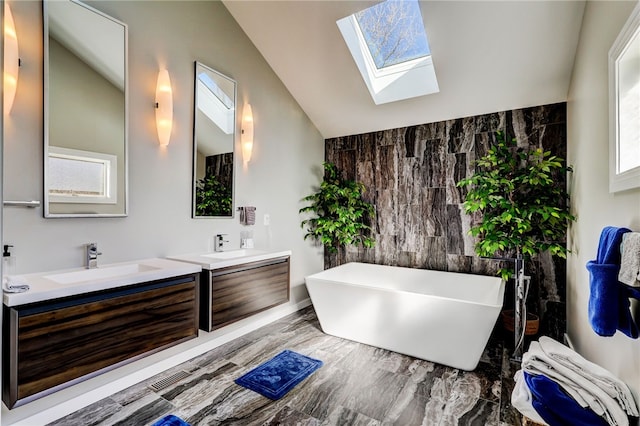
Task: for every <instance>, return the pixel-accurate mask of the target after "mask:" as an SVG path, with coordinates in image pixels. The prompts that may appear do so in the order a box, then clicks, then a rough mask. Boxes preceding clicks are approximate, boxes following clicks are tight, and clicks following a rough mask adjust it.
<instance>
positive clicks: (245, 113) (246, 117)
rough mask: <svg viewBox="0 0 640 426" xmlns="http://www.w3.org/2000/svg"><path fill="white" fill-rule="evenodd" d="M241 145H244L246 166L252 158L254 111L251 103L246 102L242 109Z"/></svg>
mask: <svg viewBox="0 0 640 426" xmlns="http://www.w3.org/2000/svg"><path fill="white" fill-rule="evenodd" d="M240 145H241V146H242V160H243V162H244V165H245V167H246V166H247V163H249V161H250V160H251V152H252V151H253V112H252V111H251V105H250V104H246V105H245V106H244V109H243V110H242V130H241V134H240Z"/></svg>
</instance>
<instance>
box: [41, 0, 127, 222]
mask: <svg viewBox="0 0 640 426" xmlns="http://www.w3.org/2000/svg"><path fill="white" fill-rule="evenodd" d="M49 1H52V0H43V2H42V12H43V14H42V16H43V29H44V31H43V41H44V44H43V58H44V59H43V61H44V63H43V125H44V128H43V130H44V131H43V134H44V135H43V136H44V153H43V163H44V165H43V171H44V174H43V192H44V194H43V200H44V209H43V212H44V217H45V218H70V217H126V216H128V214H129V29H128V26H127V24H125V23H124V22H122V21H119V20H118V19H115V18H114V17H112V16H109V15H107V14H106V13H104V12H101V11H100V10H98V9H95V8H93V7H91V6H89V5H87V4H85V3H83V2H81V1H80V0H68V1H70V2H71V3H74V4H76V5H78V6H80V7H83V8H85V9H87V10H89V11H90V12H93V13H95V14H96V15H98V16H100V17H102V18H105V19H107V20H109V21H111V22H114V23H116V24H118V25H120V26H122V28H123V31H124V40H123V41H124V46H123V55H124V126H123V127H124V135H123V136H124V137H123V144H124V147H123V155H124V161H123V164H124V173H123V179H124V197H123V200H122V202H123V203H124V206H123V209H122V213H51V212H50V211H49V193H48V192H49V191H48V190H47V176H48V157H49V155H48V152H49V101H50V95H49V8H48V6H47V4H48V2H49Z"/></svg>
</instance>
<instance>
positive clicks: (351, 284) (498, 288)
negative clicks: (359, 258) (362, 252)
mask: <svg viewBox="0 0 640 426" xmlns="http://www.w3.org/2000/svg"><path fill="white" fill-rule="evenodd" d="M305 280H306V284H307V289H308V290H309V295H310V296H311V301H312V302H313V307H314V309H315V311H316V314H317V315H318V320H319V321H320V325H321V327H322V331H324V332H325V333H327V334H331V335H333V336H337V337H342V338H344V339H349V340H354V341H356V342H360V343H365V344H367V345H372V346H376V347H379V348H384V349H388V350H391V351H394V352H398V353H402V354H405V355H410V356H413V357H416V358H421V359H425V360H428V361H433V362H437V363H440V364H444V365H448V366H451V367H454V368H460V369H463V370H473V369H475V368H476V366H477V365H478V361H479V360H480V356H481V355H482V352H483V350H484V348H485V346H486V344H487V341H488V339H489V335H490V334H491V331H492V329H493V326H494V325H495V323H496V320H497V318H498V314H499V313H500V309H501V307H502V299H503V294H504V282H503V281H502V279H500V278H499V277H489V276H482V275H470V274H459V273H453V272H440V271H430V270H424V269H411V268H401V267H395V266H382V265H373V264H366V263H347V264H345V265H341V266H338V267H335V268H331V269H327V270H326V271H323V272H319V273H317V274H313V275H310V276H308V277H306V279H305Z"/></svg>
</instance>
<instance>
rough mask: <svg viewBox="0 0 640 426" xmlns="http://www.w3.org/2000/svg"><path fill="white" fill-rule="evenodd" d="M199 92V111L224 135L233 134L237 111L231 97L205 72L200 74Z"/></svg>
mask: <svg viewBox="0 0 640 426" xmlns="http://www.w3.org/2000/svg"><path fill="white" fill-rule="evenodd" d="M197 90H198V95H197V99H198V109H199V110H200V111H202V112H203V113H204V115H205V116H206V117H207V118H208V119H209V120H211V121H212V122H214V123H215V124H216V125H217V126H218V127H219V128H220V129H221V130H222V131H223V132H224V133H226V134H227V135H230V134H232V133H233V131H234V129H235V111H234V108H233V101H232V100H231V97H230V96H229V95H227V94H226V93H225V91H224V90H223V89H222V88H221V87H220V86H218V85H217V84H216V82H215V81H213V79H212V78H210V77H209V76H208V75H207V74H206V73H204V72H203V73H200V74H198V87H197Z"/></svg>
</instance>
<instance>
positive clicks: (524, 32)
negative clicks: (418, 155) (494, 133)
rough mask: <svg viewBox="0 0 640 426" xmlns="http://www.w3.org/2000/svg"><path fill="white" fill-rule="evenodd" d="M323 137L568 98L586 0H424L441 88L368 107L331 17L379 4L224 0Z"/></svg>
mask: <svg viewBox="0 0 640 426" xmlns="http://www.w3.org/2000/svg"><path fill="white" fill-rule="evenodd" d="M223 2H224V4H225V6H226V7H227V9H228V10H229V12H230V13H231V14H232V15H233V17H234V18H235V20H236V21H237V22H238V23H239V25H240V26H241V27H242V29H243V30H244V31H245V33H246V34H247V35H248V36H249V38H250V39H251V41H252V42H253V43H254V44H255V46H256V47H257V48H258V50H259V51H260V52H261V53H262V55H263V56H264V58H265V59H266V61H267V62H268V63H269V65H270V66H271V67H272V68H273V70H274V71H275V73H276V74H277V75H278V77H279V78H280V79H281V80H282V82H283V83H284V85H285V86H286V87H287V89H288V90H289V91H290V92H291V94H292V95H293V97H294V98H295V99H296V100H297V101H298V103H299V104H300V106H301V107H302V109H303V110H304V111H305V112H306V113H307V115H308V116H309V118H310V119H311V120H312V121H313V123H314V124H315V125H316V127H317V128H318V130H319V131H320V132H321V133H322V135H323V136H324V137H325V138H331V137H337V136H345V135H352V134H358V133H365V132H370V131H376V130H383V129H389V128H398V127H404V126H408V125H413V124H422V123H431V122H436V121H441V120H447V119H452V118H459V117H466V116H471V115H477V114H483V113H490V112H496V111H504V110H508V109H515V108H523V107H527V106H534V105H543V104H548V103H554V102H562V101H566V100H567V93H568V90H569V82H570V78H571V71H572V67H573V61H574V57H575V51H576V47H577V44H578V38H579V33H580V27H581V24H582V14H583V11H584V4H585V3H584V1H544V0H537V1H453V0H449V1H430V0H429V1H423V0H421V9H422V14H423V20H424V22H425V25H426V28H427V36H428V37H429V44H430V47H431V52H432V56H433V63H434V66H435V70H436V75H437V78H438V84H439V86H440V93H436V94H433V95H427V96H422V97H419V98H413V99H409V100H404V101H399V102H393V103H389V104H383V105H375V104H374V102H373V100H372V99H371V97H370V95H369V92H368V90H367V88H366V86H365V83H364V81H363V80H362V78H361V76H360V74H359V72H358V69H357V67H356V65H355V63H354V61H353V58H352V57H351V55H350V53H349V51H348V49H347V46H346V44H345V42H344V40H343V39H342V36H341V35H340V32H339V30H338V26H337V25H336V21H337V20H338V19H340V18H343V17H345V16H348V15H350V14H352V13H354V12H356V11H358V10H361V9H364V8H366V7H368V6H371V5H373V4H375V3H377V2H376V1H318V0H288V1H271V0H253V1H234V0H223Z"/></svg>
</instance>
